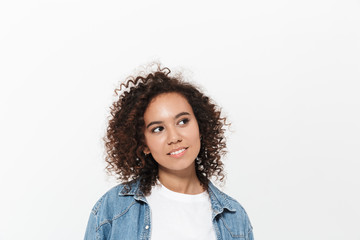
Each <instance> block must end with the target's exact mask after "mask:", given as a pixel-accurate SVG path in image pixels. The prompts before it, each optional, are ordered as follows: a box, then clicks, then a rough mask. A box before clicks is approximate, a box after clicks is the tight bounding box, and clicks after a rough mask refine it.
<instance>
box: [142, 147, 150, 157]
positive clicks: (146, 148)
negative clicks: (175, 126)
mask: <svg viewBox="0 0 360 240" xmlns="http://www.w3.org/2000/svg"><path fill="white" fill-rule="evenodd" d="M143 152H144V154H145V155H148V154H149V153H150V149H149V148H148V147H147V146H144V150H143Z"/></svg>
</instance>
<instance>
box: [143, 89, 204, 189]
mask: <svg viewBox="0 0 360 240" xmlns="http://www.w3.org/2000/svg"><path fill="white" fill-rule="evenodd" d="M144 121H145V131H144V136H145V143H146V146H145V150H144V153H145V154H150V153H151V155H152V156H153V158H154V159H155V161H156V162H157V163H158V164H159V180H160V182H161V183H162V184H163V185H164V186H165V187H167V188H168V189H170V190H172V191H175V192H180V193H186V194H198V193H201V192H203V191H204V189H203V188H202V186H201V185H200V181H199V179H198V178H197V176H196V172H195V159H196V157H197V155H198V154H199V151H200V132H199V126H198V123H197V120H196V117H195V115H194V112H193V110H192V107H191V106H190V104H189V103H188V101H187V100H186V98H185V97H183V96H182V95H181V94H178V93H164V94H160V95H158V96H156V97H155V98H154V99H153V100H152V101H151V102H150V104H149V105H148V107H147V109H146V111H145V113H144ZM171 153H174V154H171Z"/></svg>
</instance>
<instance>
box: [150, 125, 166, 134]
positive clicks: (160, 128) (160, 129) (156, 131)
mask: <svg viewBox="0 0 360 240" xmlns="http://www.w3.org/2000/svg"><path fill="white" fill-rule="evenodd" d="M162 130H164V127H161V126H159V127H155V128H153V129H152V130H151V132H153V133H158V132H161V131H162Z"/></svg>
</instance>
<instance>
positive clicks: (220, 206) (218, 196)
mask: <svg viewBox="0 0 360 240" xmlns="http://www.w3.org/2000/svg"><path fill="white" fill-rule="evenodd" d="M129 186H130V187H131V189H130V190H128V189H127V188H126V185H125V184H121V185H120V189H119V195H120V196H134V199H136V200H138V201H142V202H145V203H147V201H146V198H145V196H144V194H143V192H142V191H141V190H140V180H139V179H137V180H134V181H132V182H130V183H129ZM208 193H209V197H210V202H211V207H212V210H213V213H212V217H213V218H214V217H216V216H217V215H219V214H221V213H222V212H224V210H225V209H226V210H228V211H230V212H236V209H235V207H233V205H232V204H231V202H229V197H228V196H227V195H226V194H225V193H223V192H222V191H220V190H219V189H218V188H217V187H216V186H215V185H214V184H213V183H212V182H209V185H208Z"/></svg>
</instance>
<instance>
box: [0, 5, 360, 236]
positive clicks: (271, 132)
mask: <svg viewBox="0 0 360 240" xmlns="http://www.w3.org/2000/svg"><path fill="white" fill-rule="evenodd" d="M359 10H360V2H359V1H355V0H352V1H351V0H326V1H325V0H311V1H310V0H302V1H285V0H275V1H265V0H262V1H261V0H257V1H222V2H221V3H220V1H178V2H175V1H173V2H171V1H85V0H77V1H74V0H71V1H55V0H52V1H44V0H43V1H2V2H1V3H0V26H1V29H0V30H1V31H0V41H1V43H0V68H1V70H0V79H1V83H0V109H1V113H0V114H1V116H0V121H1V124H0V148H1V150H0V160H1V162H0V164H1V165H0V191H1V198H0V213H1V217H0V239H1V240H12V239H36V240H42V239H52V240H57V239H82V238H83V234H84V231H85V227H86V224H87V219H88V216H89V213H90V209H91V207H92V206H93V204H94V203H95V202H96V200H97V199H98V198H99V197H100V196H101V195H102V194H103V193H104V192H105V191H106V190H107V189H109V188H110V187H111V186H114V185H115V184H116V182H115V180H114V179H113V178H110V177H107V176H106V174H105V172H104V170H103V169H104V167H105V164H104V161H103V159H104V150H103V145H102V140H101V138H102V137H103V135H104V132H105V128H106V118H107V116H108V112H109V106H110V104H111V102H112V101H113V100H114V97H113V90H114V89H115V87H116V86H117V84H118V82H119V81H121V80H122V79H123V78H124V77H126V76H127V75H129V74H131V73H132V71H133V70H134V69H135V68H137V67H138V66H140V65H142V64H146V63H148V62H150V61H152V60H160V61H161V62H162V63H163V64H164V65H165V66H169V67H170V68H173V69H180V70H181V69H185V71H186V74H187V75H188V76H189V78H190V77H191V79H193V81H195V82H196V83H198V84H199V85H201V86H203V87H204V89H205V91H206V92H207V93H208V94H209V95H210V96H212V97H213V98H214V99H215V100H216V101H217V102H218V104H219V105H221V106H222V107H223V111H224V113H225V114H226V115H227V116H228V119H229V120H230V121H231V122H232V124H233V125H232V127H231V130H232V132H231V133H230V134H229V137H228V146H229V154H228V156H227V158H226V159H225V162H226V169H227V173H228V178H227V184H226V186H225V187H224V188H223V189H224V190H225V191H226V192H227V193H229V194H230V195H232V196H234V197H235V198H237V199H238V200H239V201H240V202H241V203H242V204H243V206H244V207H245V208H246V210H247V212H248V214H249V216H250V218H251V220H252V224H253V226H254V233H255V237H256V239H257V240H259V239H274V240H288V239H291V240H300V239H301V240H302V239H316V240H317V239H327V240H338V239H346V240H355V239H356V240H359V239H360V232H359V225H360V220H359V219H360V207H359V202H360V193H359V189H360V177H359V173H358V172H359V170H360V163H359V161H360V151H359V145H360V138H359V136H360V96H359V90H360V88H359V87H360V84H359V77H360V13H359Z"/></svg>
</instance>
